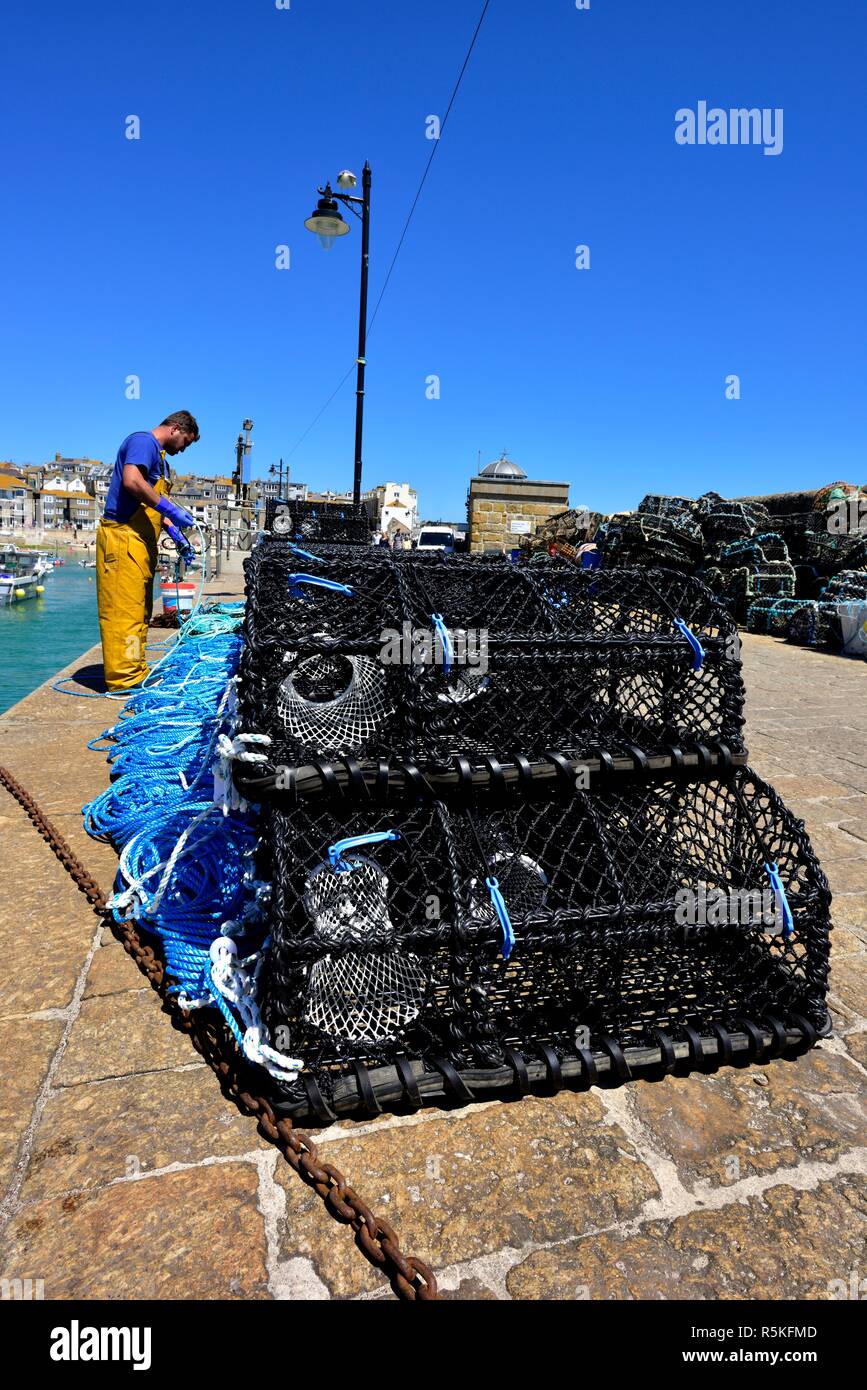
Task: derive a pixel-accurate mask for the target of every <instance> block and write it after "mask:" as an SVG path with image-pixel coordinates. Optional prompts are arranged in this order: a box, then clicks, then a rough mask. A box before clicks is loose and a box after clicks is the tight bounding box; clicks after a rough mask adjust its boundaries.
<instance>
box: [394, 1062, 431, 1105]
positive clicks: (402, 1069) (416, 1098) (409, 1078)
mask: <svg viewBox="0 0 867 1390" xmlns="http://www.w3.org/2000/svg"><path fill="white" fill-rule="evenodd" d="M394 1065H395V1066H396V1067H397V1071H398V1075H399V1076H400V1084H401V1085H402V1086H403V1090H404V1094H405V1096H406V1098H407V1100H408V1101H409V1103H410V1105H411V1106H412V1108H413V1110H421V1108H422V1105H423V1104H424V1102H423V1101H422V1098H421V1091H420V1090H419V1089H418V1082H417V1081H416V1079H415V1072H414V1071H413V1069H412V1064H411V1063H410V1060H409V1058H408V1057H395V1059H394Z"/></svg>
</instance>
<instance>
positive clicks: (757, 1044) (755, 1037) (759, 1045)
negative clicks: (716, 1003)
mask: <svg viewBox="0 0 867 1390" xmlns="http://www.w3.org/2000/svg"><path fill="white" fill-rule="evenodd" d="M735 1024H736V1025H737V1027H738V1028H740V1030H741V1032H742V1033H746V1035H747V1037H748V1038H749V1040H750V1045H749V1048H748V1049H747V1056H748V1057H749V1059H750V1061H751V1062H758V1061H759V1060H760V1059H761V1058H762V1057H763V1056H764V1051H765V1040H764V1038H763V1037H762V1034H761V1031H760V1029H758V1028H757V1027H756V1025H755V1024H754V1023H753V1021H752V1019H749V1018H736V1019H735Z"/></svg>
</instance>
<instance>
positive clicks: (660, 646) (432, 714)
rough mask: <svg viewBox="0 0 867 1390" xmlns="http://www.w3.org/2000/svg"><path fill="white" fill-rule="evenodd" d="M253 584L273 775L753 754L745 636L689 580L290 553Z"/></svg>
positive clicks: (259, 719)
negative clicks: (284, 770)
mask: <svg viewBox="0 0 867 1390" xmlns="http://www.w3.org/2000/svg"><path fill="white" fill-rule="evenodd" d="M245 567H246V573H247V589H248V603H247V615H246V620H245V638H246V643H245V651H244V656H243V660H242V665H241V673H242V683H241V699H240V712H241V720H242V726H243V728H244V730H245V731H246V732H255V733H261V734H266V735H268V736H269V737H270V738H271V740H272V744H271V747H270V748H269V750H268V752H269V758H270V761H271V763H272V765H273V766H277V765H280V764H288V765H294V764H298V763H299V762H300V763H304V762H305V761H308V762H309V760H310V759H311V758H325V759H328V758H341V757H343V758H345V757H348V756H351V757H354V758H357V759H360V760H370V759H390V758H398V759H403V760H409V761H410V762H415V763H419V764H421V763H425V764H428V765H431V764H433V765H446V764H448V763H449V761H450V760H451V759H454V758H455V757H466V758H469V759H471V760H473V761H475V762H478V760H479V759H482V758H485V757H494V758H509V757H511V756H513V755H516V754H520V755H523V756H525V757H527V758H529V759H531V760H534V759H539V758H543V757H544V756H545V754H546V753H547V752H548V751H549V750H555V751H557V752H559V753H564V754H566V755H567V756H572V757H580V756H581V755H582V754H584V753H585V752H588V751H589V750H592V749H594V748H595V749H602V750H604V751H606V752H609V753H620V752H624V753H625V754H628V753H629V751H630V749H632V748H634V747H638V748H639V749H640V750H641V751H643V752H645V753H653V752H654V751H657V750H660V749H662V750H664V749H666V748H667V747H668V746H669V745H671V744H672V743H673V744H677V745H680V746H690V745H694V744H695V743H696V742H702V743H704V744H706V745H707V744H713V743H717V742H720V741H721V742H724V743H725V744H726V745H727V746H728V747H729V749H731V750H732V751H734V752H738V751H740V750H741V749H742V738H741V728H742V724H743V717H742V708H743V686H742V679H741V672H740V662H739V657H738V644H737V640H736V629H735V626H734V623H733V621H732V618H731V617H730V615H728V614H727V613H726V612H725V610H724V609H723V607H722V606H721V605H720V604H719V603H718V602H717V601H716V600H715V599H714V597H713V595H712V594H711V593H710V592H709V590H708V589H706V588H705V587H704V586H703V585H702V584H700V583H699V582H698V581H696V580H693V579H690V578H688V577H686V576H684V575H681V574H678V573H676V572H672V571H662V570H657V571H649V570H641V571H631V570H620V569H617V570H612V571H601V572H599V571H582V570H579V569H577V568H576V567H575V566H574V565H571V564H569V563H568V562H564V561H559V560H555V559H551V558H550V557H539V556H537V557H535V559H534V562H533V563H532V564H529V565H511V564H509V563H508V562H507V561H502V560H499V559H497V560H485V559H455V558H452V559H449V560H447V561H442V560H434V561H430V562H429V561H428V560H426V559H420V558H415V559H413V560H410V561H406V560H404V561H400V560H398V561H394V562H390V561H389V560H388V559H387V558H382V557H379V558H376V559H370V558H364V559H362V558H359V557H357V556H349V555H348V556H347V557H346V558H345V559H342V558H339V557H336V556H332V555H328V556H325V555H318V556H317V559H316V563H315V565H314V564H313V562H312V560H304V559H302V558H300V557H299V556H298V554H297V553H296V552H295V551H293V550H291V549H290V548H289V547H288V546H281V545H278V544H276V543H271V544H266V545H264V546H260V547H257V550H256V551H255V552H254V553H253V555H252V556H251V557H250V559H249V560H247V561H246V564H245Z"/></svg>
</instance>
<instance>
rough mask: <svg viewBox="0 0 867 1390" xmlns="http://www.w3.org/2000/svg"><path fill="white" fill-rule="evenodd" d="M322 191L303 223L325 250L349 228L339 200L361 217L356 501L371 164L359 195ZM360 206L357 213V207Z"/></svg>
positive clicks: (342, 178)
mask: <svg viewBox="0 0 867 1390" xmlns="http://www.w3.org/2000/svg"><path fill="white" fill-rule="evenodd" d="M357 183H358V180H357V179H356V177H355V175H354V174H353V173H350V171H349V170H348V169H344V170H343V172H342V173H340V174H338V175H337V186H338V188H340V189H348V188H355V187H356V185H357ZM317 192H318V193H319V194H320V195H321V196H320V199H319V202H318V203H317V205H316V208H315V210H314V212H313V213H312V214H311V216H310V217H308V218H307V221H306V222H305V223H304V226H305V227H306V228H307V230H308V231H310V232H315V233H316V235H317V236H318V237H319V242H320V245H321V246H322V247H323V249H324V250H326V251H330V250H331V247H332V245H333V244H334V241H335V239H336V238H337V237H339V236H346V233H347V232H348V231H349V223H348V222H345V221H344V219H343V218H342V217H341V215H340V208H339V206H338V204H339V203H342V204H343V206H344V207H346V208H349V210H350V211H351V212H354V213H355V216H356V217H360V218H361V301H360V306H359V316H358V358H357V362H358V380H357V382H356V389H355V473H354V476H353V484H352V500H353V502H354V503H355V504H356V505H358V504H359V503H360V502H361V435H362V427H363V424H364V369H365V367H366V366H367V362H366V360H365V352H366V350H367V271H368V262H369V259H370V255H369V249H370V165H369V164H368V162H367V160H365V162H364V168H363V170H362V172H361V197H360V198H358V197H354V196H353V195H352V194H350V193H347V192H341V193H335V192H333V191H332V188H331V184H330V183H326V185H325V187H324V188H320V189H317ZM358 207H360V208H361V212H360V213H359V212H358V210H357V208H358Z"/></svg>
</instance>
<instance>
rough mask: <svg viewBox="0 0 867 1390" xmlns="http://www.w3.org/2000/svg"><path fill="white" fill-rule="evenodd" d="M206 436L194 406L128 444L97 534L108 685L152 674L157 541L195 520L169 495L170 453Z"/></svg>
mask: <svg viewBox="0 0 867 1390" xmlns="http://www.w3.org/2000/svg"><path fill="white" fill-rule="evenodd" d="M198 438H199V427H198V425H197V424H196V422H195V420H194V418H193V416H192V415H191V414H190V412H189V411H188V410H176V411H175V412H174V414H173V415H167V416H166V418H165V420H163V422H162V424H161V425H157V427H156V429H153V430H137V431H136V433H135V434H130V435H128V436H127V438H126V439H125V440H124V441H123V443H122V444H121V446H120V448H119V450H118V454H117V459H116V460H115V465H114V472H113V473H112V476H111V482H110V484H109V488H108V495H107V497H106V501H105V515H104V516H103V519H102V521H101V522H100V523H99V529H98V531H97V533H96V599H97V607H98V611H99V633H100V637H101V639H102V664H103V670H104V672H105V684H106V687H107V688H108V689H109V690H127V689H129V688H131V687H132V686H137V685H139V684H140V683H141V682H142V681H143V680H144V678H145V676H146V675H147V673H148V668H147V663H146V661H145V646H146V644H147V631H148V624H149V622H150V618H151V613H152V611H153V581H154V575H155V574H156V568H157V543H158V541H159V536H160V529H161V527H162V526H163V524H165V525H166V529H167V530H168V532H169V534H170V535H171V537H172V539H173V540H174V541H175V542H176V544H178V545H180V546H181V547H183V546H184V545H188V542H187V541H186V537H185V536H184V535H183V534H182V532H181V531H180V530H179V529H178V528H179V527H183V528H186V527H189V526H193V525H194V524H195V518H194V517H192V516H191V515H190V513H189V512H186V511H184V509H183V508H182V507H178V506H176V505H175V503H174V502H172V501H170V500H169V496H168V494H169V492H170V490H171V479H170V470H169V466H168V464H167V463H166V455H167V454H168V455H170V456H171V457H174V456H175V455H176V454H182V453H183V452H184V450H185V449H187V448H188V447H189V445H190V444H194V443H195V442H196V440H197V439H198Z"/></svg>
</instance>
